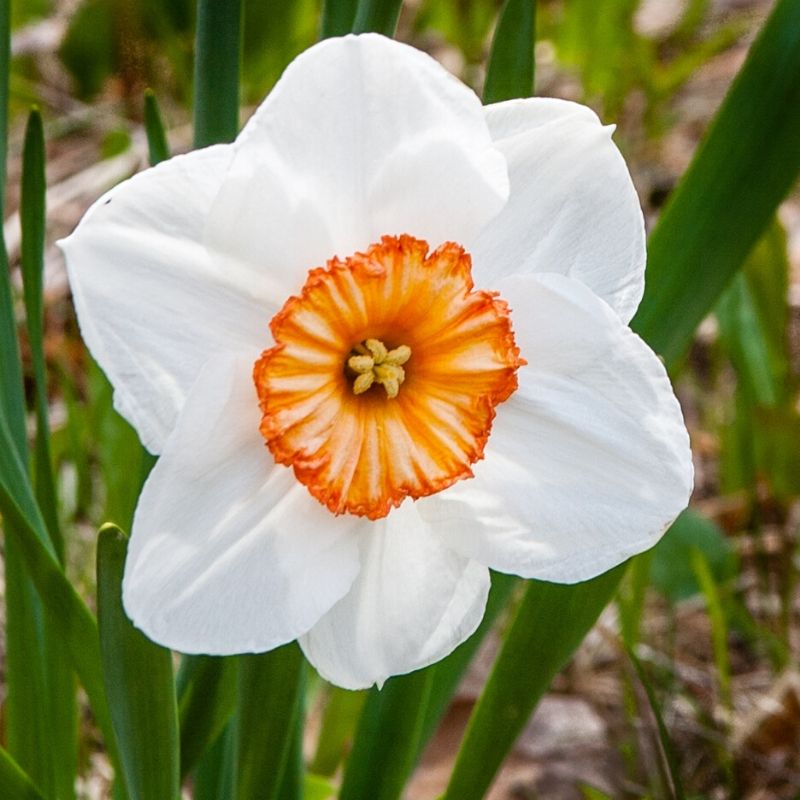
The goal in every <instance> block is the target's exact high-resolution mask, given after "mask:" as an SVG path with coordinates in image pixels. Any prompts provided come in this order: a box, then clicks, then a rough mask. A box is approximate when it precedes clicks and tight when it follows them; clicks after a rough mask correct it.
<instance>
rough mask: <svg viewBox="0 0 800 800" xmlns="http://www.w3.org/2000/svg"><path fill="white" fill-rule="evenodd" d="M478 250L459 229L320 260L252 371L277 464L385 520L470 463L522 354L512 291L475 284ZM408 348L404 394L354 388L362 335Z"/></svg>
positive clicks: (354, 510) (464, 473) (280, 316)
mask: <svg viewBox="0 0 800 800" xmlns="http://www.w3.org/2000/svg"><path fill="white" fill-rule="evenodd" d="M471 270H472V262H471V259H470V257H469V255H468V254H467V253H466V252H465V251H464V249H463V248H462V247H461V246H460V245H457V244H454V243H452V242H448V243H446V244H443V245H442V246H441V247H439V248H438V249H437V250H435V251H434V252H433V253H429V248H428V244H427V243H426V242H424V241H422V240H420V239H415V238H413V237H411V236H408V235H404V236H399V237H394V236H384V237H383V238H382V239H381V241H380V243H378V244H374V245H372V246H370V247H369V248H368V249H367V250H366V252H364V253H357V254H356V255H354V256H351V257H350V258H347V259H345V260H344V261H342V260H340V259H338V258H333V259H331V260H330V261H329V262H328V264H327V265H326V266H325V267H318V268H316V269H312V270H311V271H310V272H309V274H308V279H307V280H306V283H305V285H304V286H303V289H302V291H301V293H300V295H299V296H292V297H290V298H289V299H288V300H287V301H286V303H285V305H284V306H283V308H282V309H281V310H280V311H279V312H278V313H277V314H276V315H275V317H274V318H273V319H272V321H271V323H270V329H271V331H272V335H273V337H274V339H275V342H276V344H275V346H274V347H271V348H270V349H268V350H265V351H264V353H263V354H262V355H261V357H260V358H259V359H258V361H256V363H255V366H254V370H253V377H254V380H255V385H256V390H257V392H258V398H259V404H260V407H261V411H262V421H261V426H260V430H261V433H262V434H263V436H264V438H265V440H266V443H267V446H268V447H269V450H270V452H271V453H272V455H273V456H274V458H275V460H276V461H277V462H278V463H280V464H285V465H287V466H291V467H292V468H293V469H294V472H295V475H296V476H297V479H298V480H299V481H300V482H301V483H303V484H304V485H305V486H306V487H307V488H308V490H309V491H310V492H311V494H312V495H313V496H314V497H315V498H317V500H319V501H320V502H321V503H323V504H324V505H325V506H326V507H327V508H328V509H330V511H332V512H333V513H335V514H342V513H350V514H357V515H360V516H366V517H368V518H369V519H379V518H381V517H384V516H386V515H387V514H388V513H389V511H390V510H391V509H392V508H394V507H396V506H398V505H400V503H402V502H403V500H404V499H405V498H406V497H412V498H418V497H423V496H425V495H430V494H433V493H435V492H439V491H441V490H442V489H445V488H447V487H448V486H451V485H452V484H453V483H455V482H456V481H457V480H460V479H462V478H468V477H471V476H472V469H471V465H472V464H474V463H475V461H477V460H478V459H480V458H482V457H483V451H484V448H485V446H486V442H487V440H488V438H489V433H490V431H491V426H492V421H493V419H494V415H495V406H496V405H497V404H498V403H501V402H503V401H504V400H506V399H507V398H508V397H509V396H510V395H511V394H512V392H514V390H515V389H516V388H517V376H516V372H517V369H518V368H519V366H520V365H521V364H524V363H525V362H524V360H522V359H521V358H520V354H519V349H518V348H517V346H516V343H515V341H514V335H513V331H512V328H511V319H510V313H509V308H508V305H507V303H506V302H505V301H504V300H502V299H500V298H499V297H498V296H497V294H496V293H492V292H486V291H474V290H473V283H472V274H471ZM367 339H378V340H380V341H381V342H383V343H384V344H385V345H386V347H387V348H389V349H392V348H395V347H399V346H400V345H407V346H408V347H410V348H411V357H410V358H409V359H408V361H407V363H405V364H404V365H403V366H404V370H405V380H404V382H403V383H402V384H401V386H400V389H399V392H398V394H397V396H396V397H394V398H390V397H388V396H387V393H386V392H385V391H384V390H383V388H382V387H381V386H379V385H377V384H376V385H373V386H372V387H371V388H370V389H368V390H367V391H366V392H364V393H363V394H358V395H357V394H355V393H354V391H353V375H352V374H351V373H350V371H349V370H348V368H347V366H346V365H347V361H348V358H349V356H350V355H351V353H352V352H353V348H354V347H355V346H356V345H358V344H360V343H363V342H364V341H366V340H367Z"/></svg>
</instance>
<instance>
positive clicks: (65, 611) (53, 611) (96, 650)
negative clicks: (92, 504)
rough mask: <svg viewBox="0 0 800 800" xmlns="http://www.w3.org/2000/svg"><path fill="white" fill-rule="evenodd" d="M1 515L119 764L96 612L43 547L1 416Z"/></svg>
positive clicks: (41, 525) (21, 469)
mask: <svg viewBox="0 0 800 800" xmlns="http://www.w3.org/2000/svg"><path fill="white" fill-rule="evenodd" d="M0 514H2V515H3V524H4V529H5V532H6V550H7V549H8V545H9V543H13V545H14V547H15V548H16V549H17V551H18V553H19V555H20V558H21V559H22V561H23V562H24V565H25V569H26V572H27V574H28V575H29V576H30V578H31V580H32V582H33V584H34V585H35V586H36V590H37V592H38V595H39V597H40V598H41V599H42V601H43V603H44V608H45V611H46V612H47V615H48V617H49V621H50V622H51V623H52V624H53V627H54V629H55V630H57V631H58V634H59V636H60V637H61V639H62V641H63V642H64V643H65V646H66V647H67V649H68V651H69V654H70V660H71V662H72V666H73V669H74V670H75V672H76V673H77V674H78V677H79V679H80V681H81V683H82V684H83V687H84V689H85V690H86V694H87V695H88V696H89V702H90V703H91V705H92V710H93V711H94V715H95V718H96V720H97V724H98V726H99V727H100V730H101V731H102V732H103V736H104V737H105V740H106V746H107V748H108V750H109V753H110V755H111V758H112V761H113V762H114V763H115V764H118V763H119V762H118V759H117V758H116V753H117V750H116V740H115V737H114V731H113V728H112V726H111V719H110V716H109V710H108V704H107V701H106V695H105V690H104V688H103V679H102V674H101V667H100V645H99V641H98V635H97V625H96V623H95V619H94V617H93V616H92V613H91V612H90V611H89V609H88V608H87V607H86V604H85V603H84V602H83V600H81V598H80V596H79V595H78V594H77V592H76V591H75V589H74V587H73V586H72V584H71V583H70V582H69V581H68V580H67V578H66V576H65V575H64V573H63V571H62V570H61V566H60V564H59V563H58V560H57V559H56V557H55V555H54V554H53V552H52V551H51V550H50V549H48V546H47V545H46V544H45V541H44V540H45V538H46V533H45V523H44V520H43V519H42V517H41V514H40V513H39V509H38V507H37V506H36V503H35V500H34V498H33V490H32V489H31V487H30V484H29V482H28V478H27V474H26V471H25V468H24V466H23V464H22V461H21V460H20V458H19V456H18V454H17V452H16V449H15V448H14V446H13V444H12V440H11V434H10V432H9V430H8V425H7V422H6V420H5V418H4V417H3V416H2V415H0ZM40 702H41V699H40Z"/></svg>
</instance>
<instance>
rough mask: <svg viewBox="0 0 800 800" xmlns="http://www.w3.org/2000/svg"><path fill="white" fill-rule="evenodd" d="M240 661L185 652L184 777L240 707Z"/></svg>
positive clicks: (181, 709)
mask: <svg viewBox="0 0 800 800" xmlns="http://www.w3.org/2000/svg"><path fill="white" fill-rule="evenodd" d="M236 681H237V661H236V659H235V658H221V657H219V656H184V658H183V663H182V664H181V669H180V672H179V673H178V697H179V702H178V716H179V719H180V731H181V778H185V777H186V775H188V774H189V773H190V772H191V771H192V770H193V769H194V767H195V765H196V764H197V763H198V762H199V761H200V759H201V758H202V756H203V754H204V753H206V751H207V750H208V749H209V748H210V747H211V746H212V745H213V744H214V742H215V741H216V740H217V739H218V738H219V736H220V735H221V734H222V731H223V730H224V729H225V726H226V725H227V724H228V722H229V721H230V718H231V717H232V716H233V712H234V710H235V708H236Z"/></svg>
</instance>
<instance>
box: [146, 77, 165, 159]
mask: <svg viewBox="0 0 800 800" xmlns="http://www.w3.org/2000/svg"><path fill="white" fill-rule="evenodd" d="M144 130H145V133H146V134H147V150H148V156H149V161H150V166H151V167H154V166H155V165H156V164H158V163H159V162H161V161H166V160H167V159H168V158H169V144H168V143H167V134H166V133H165V132H164V123H163V122H162V120H161V113H160V112H159V110H158V101H157V100H156V95H155V93H154V92H153V91H152V89H147V90H146V91H145V93H144Z"/></svg>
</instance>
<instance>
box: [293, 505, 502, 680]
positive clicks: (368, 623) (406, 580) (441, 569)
mask: <svg viewBox="0 0 800 800" xmlns="http://www.w3.org/2000/svg"><path fill="white" fill-rule="evenodd" d="M360 545H361V572H360V573H359V576H358V578H357V579H356V582H355V583H354V584H353V588H352V589H351V590H350V592H349V593H348V594H347V595H346V596H345V597H344V598H343V599H342V600H340V601H339V602H338V603H337V604H336V605H335V606H334V607H333V608H332V609H331V611H329V612H328V613H327V614H326V615H325V616H324V617H323V618H322V619H321V620H320V621H319V622H318V623H317V624H316V625H315V626H314V627H313V628H312V629H311V631H310V632H309V633H308V634H307V635H305V636H304V637H302V638H301V639H300V645H301V646H302V648H303V652H304V653H305V654H306V657H307V658H308V659H309V661H311V663H312V664H314V666H315V667H316V668H317V670H318V671H319V673H320V674H321V675H322V676H323V677H324V678H325V679H327V680H329V681H331V682H333V683H335V684H337V685H338V686H343V687H344V688H346V689H361V688H364V687H367V686H371V685H372V684H373V683H377V684H378V685H379V686H380V685H381V684H382V683H383V681H385V680H386V678H388V677H389V676H391V675H400V674H404V673H406V672H411V671H412V670H415V669H419V668H420V667H424V666H427V665H428V664H431V663H433V662H434V661H438V660H439V659H440V658H443V657H444V656H446V655H447V654H448V653H450V652H451V651H452V650H453V649H454V648H455V647H456V646H457V645H459V644H460V643H461V642H463V641H464V640H465V639H466V638H467V637H468V636H469V635H470V634H471V633H472V632H473V631H474V630H475V628H476V627H477V626H478V623H479V622H480V620H481V618H482V617H483V612H484V609H485V607H486V595H487V593H488V591H489V573H488V570H487V569H486V568H485V567H482V566H480V565H479V564H477V563H475V562H474V561H470V560H469V559H466V558H462V557H460V556H459V555H457V554H456V553H454V552H453V551H451V550H449V549H448V548H446V547H445V546H444V545H443V544H442V543H441V542H440V541H439V540H438V539H437V537H436V536H435V535H434V534H433V532H432V531H431V530H430V529H429V528H428V527H427V526H426V525H425V524H424V523H423V522H422V520H421V519H420V517H419V515H418V513H417V511H416V506H415V505H413V504H411V503H408V502H407V503H404V504H403V505H402V506H401V507H400V508H398V509H396V510H394V511H392V512H391V513H390V514H389V516H388V517H386V518H385V519H384V520H381V521H379V522H375V523H372V527H371V529H370V530H369V531H367V533H366V535H364V536H363V537H362V538H361V539H360Z"/></svg>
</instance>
